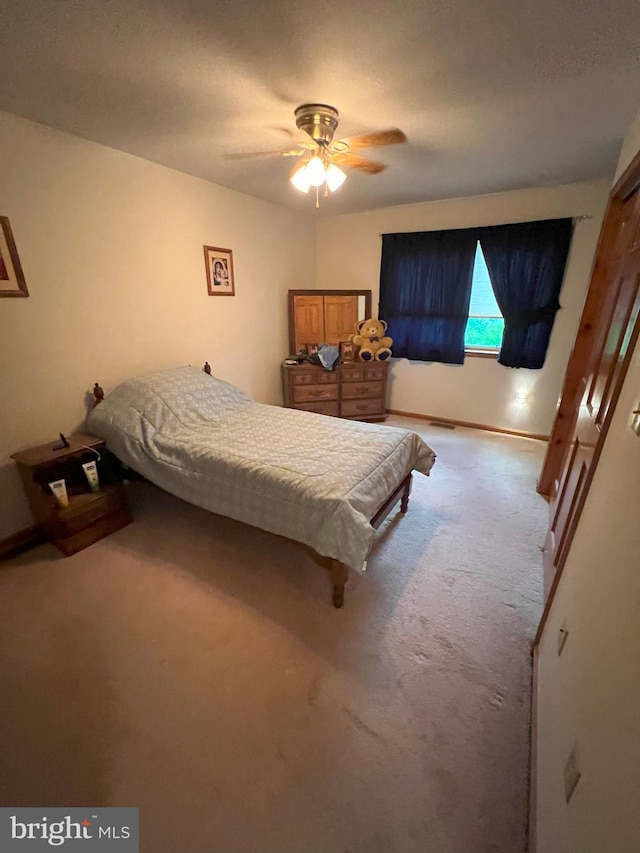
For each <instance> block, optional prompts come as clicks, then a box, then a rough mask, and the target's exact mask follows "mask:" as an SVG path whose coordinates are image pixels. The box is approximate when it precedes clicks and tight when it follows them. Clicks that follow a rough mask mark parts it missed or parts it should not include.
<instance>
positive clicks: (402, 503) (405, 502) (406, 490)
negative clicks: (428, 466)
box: [400, 477, 413, 512]
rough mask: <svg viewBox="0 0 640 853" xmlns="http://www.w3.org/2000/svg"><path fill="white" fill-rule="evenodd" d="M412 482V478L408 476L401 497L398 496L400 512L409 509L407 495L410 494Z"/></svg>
mask: <svg viewBox="0 0 640 853" xmlns="http://www.w3.org/2000/svg"><path fill="white" fill-rule="evenodd" d="M412 483H413V478H412V477H409V478H408V479H407V484H406V486H405V487H404V491H403V492H402V497H401V498H400V512H406V511H407V510H408V509H409V495H410V494H411V485H412Z"/></svg>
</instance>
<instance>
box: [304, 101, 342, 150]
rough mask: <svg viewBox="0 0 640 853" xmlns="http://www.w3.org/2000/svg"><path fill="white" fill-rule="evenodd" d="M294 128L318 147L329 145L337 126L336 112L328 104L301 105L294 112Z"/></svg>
mask: <svg viewBox="0 0 640 853" xmlns="http://www.w3.org/2000/svg"><path fill="white" fill-rule="evenodd" d="M295 116H296V126H297V127H298V129H299V130H303V131H304V132H305V133H308V134H309V136H310V137H311V138H312V139H314V140H315V141H316V142H317V143H319V144H320V145H330V144H331V140H332V139H333V134H334V132H335V129H336V128H337V126H338V110H337V109H336V108H335V107H330V106H328V104H302V106H300V107H298V109H297V110H296V111H295Z"/></svg>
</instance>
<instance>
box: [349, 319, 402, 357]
mask: <svg viewBox="0 0 640 853" xmlns="http://www.w3.org/2000/svg"><path fill="white" fill-rule="evenodd" d="M386 331H387V324H386V323H385V321H384V320H362V321H361V322H360V323H357V324H356V334H355V335H353V336H352V337H351V340H352V341H353V343H354V344H355V345H356V346H357V347H360V358H361V359H362V361H373V359H374V358H375V359H377V360H378V361H386V360H387V359H388V358H390V357H391V350H390V346H391V344H392V343H393V338H390V337H389V336H388V335H385V332H386Z"/></svg>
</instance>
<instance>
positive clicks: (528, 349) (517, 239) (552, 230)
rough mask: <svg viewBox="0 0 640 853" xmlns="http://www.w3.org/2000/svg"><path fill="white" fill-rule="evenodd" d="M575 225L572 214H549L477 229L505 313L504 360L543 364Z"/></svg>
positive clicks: (512, 363) (501, 358)
mask: <svg viewBox="0 0 640 853" xmlns="http://www.w3.org/2000/svg"><path fill="white" fill-rule="evenodd" d="M572 230H573V220H572V219H547V220H543V221H540V222H519V223H516V224H514V225H496V226H492V227H488V228H479V229H477V231H476V232H475V233H476V234H477V237H478V239H479V240H480V245H481V247H482V251H483V253H484V257H485V260H486V262H487V268H488V270H489V277H490V278H491V284H492V286H493V292H494V293H495V296H496V302H497V303H498V307H499V308H500V311H501V312H502V316H503V317H504V335H503V338H502V347H501V349H500V355H499V356H498V361H499V362H500V364H504V365H505V366H506V367H528V368H531V369H534V370H535V369H538V368H540V367H542V365H543V364H544V360H545V356H546V354H547V347H548V345H549V338H550V336H551V330H552V328H553V321H554V319H555V316H556V312H557V311H558V309H559V308H560V302H559V301H558V300H559V296H560V288H561V287H562V279H563V276H564V269H565V266H566V262H567V255H568V254H569V245H570V243H571V234H572Z"/></svg>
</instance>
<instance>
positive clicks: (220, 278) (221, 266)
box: [204, 246, 236, 296]
mask: <svg viewBox="0 0 640 853" xmlns="http://www.w3.org/2000/svg"><path fill="white" fill-rule="evenodd" d="M204 263H205V266H206V268H207V290H208V291H209V296H235V292H236V286H235V281H234V278H233V254H232V252H231V249H217V248H216V247H215V246H205V247H204Z"/></svg>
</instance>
